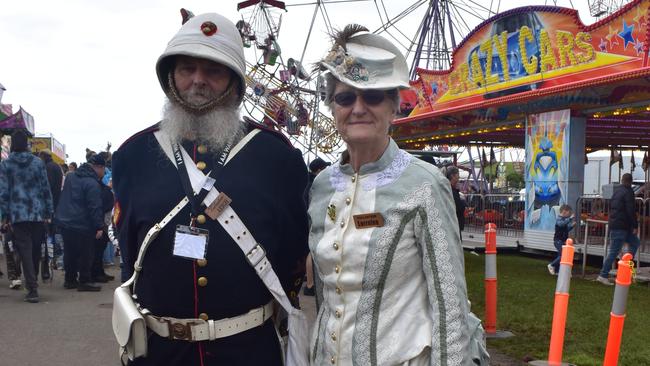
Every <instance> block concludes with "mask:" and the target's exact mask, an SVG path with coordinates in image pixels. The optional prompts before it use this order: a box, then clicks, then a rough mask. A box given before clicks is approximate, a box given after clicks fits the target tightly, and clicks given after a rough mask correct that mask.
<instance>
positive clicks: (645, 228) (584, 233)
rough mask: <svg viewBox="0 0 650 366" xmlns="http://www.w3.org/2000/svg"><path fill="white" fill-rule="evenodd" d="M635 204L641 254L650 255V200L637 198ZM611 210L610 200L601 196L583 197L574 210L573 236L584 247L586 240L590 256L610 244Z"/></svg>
mask: <svg viewBox="0 0 650 366" xmlns="http://www.w3.org/2000/svg"><path fill="white" fill-rule="evenodd" d="M634 202H635V212H636V216H637V221H638V223H639V226H638V235H639V239H640V241H641V245H640V246H639V253H640V254H650V217H648V216H649V215H650V198H649V199H642V198H636V199H635V201H634ZM609 209H610V200H609V199H605V198H602V197H600V196H582V197H580V198H579V199H578V201H577V204H576V207H575V208H574V211H575V216H576V223H577V225H576V226H575V228H574V231H573V235H574V237H575V239H576V242H577V243H579V244H577V245H584V244H585V239H586V244H587V246H588V247H589V253H590V254H591V253H594V252H595V250H601V251H602V249H605V248H606V247H607V245H608V244H609V225H608V224H607V222H608V220H609Z"/></svg>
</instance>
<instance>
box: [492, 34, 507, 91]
mask: <svg viewBox="0 0 650 366" xmlns="http://www.w3.org/2000/svg"><path fill="white" fill-rule="evenodd" d="M500 38H501V39H499V36H496V35H495V36H494V37H492V43H494V45H495V46H496V48H497V52H498V53H499V60H501V70H502V72H503V81H508V80H510V71H509V70H508V31H503V32H502V33H501V35H500Z"/></svg>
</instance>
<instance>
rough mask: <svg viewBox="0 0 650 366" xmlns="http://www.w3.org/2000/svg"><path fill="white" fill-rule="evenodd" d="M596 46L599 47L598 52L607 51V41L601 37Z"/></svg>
mask: <svg viewBox="0 0 650 366" xmlns="http://www.w3.org/2000/svg"><path fill="white" fill-rule="evenodd" d="M598 47H599V48H600V52H607V41H606V40H604V39H602V38H601V39H600V44H599V45H598Z"/></svg>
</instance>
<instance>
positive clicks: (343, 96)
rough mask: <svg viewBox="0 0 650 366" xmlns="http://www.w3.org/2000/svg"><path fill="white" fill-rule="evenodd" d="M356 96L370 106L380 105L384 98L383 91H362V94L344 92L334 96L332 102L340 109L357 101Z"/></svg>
mask: <svg viewBox="0 0 650 366" xmlns="http://www.w3.org/2000/svg"><path fill="white" fill-rule="evenodd" d="M357 96H360V97H361V99H363V102H364V103H365V104H367V105H370V106H376V105H379V104H381V102H383V101H384V99H385V98H386V91H385V90H372V89H370V90H364V91H362V92H359V93H357V92H354V91H344V92H340V93H338V94H335V95H334V102H336V104H338V105H340V106H341V107H349V106H351V105H353V104H354V103H355V102H356V101H357Z"/></svg>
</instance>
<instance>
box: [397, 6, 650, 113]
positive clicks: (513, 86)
mask: <svg viewBox="0 0 650 366" xmlns="http://www.w3.org/2000/svg"><path fill="white" fill-rule="evenodd" d="M649 3H650V0H637V1H633V2H631V3H630V4H628V5H627V6H626V7H624V8H623V9H621V10H620V11H619V12H617V13H615V14H613V15H612V16H610V17H608V18H606V19H603V20H602V21H600V22H597V23H595V24H592V25H590V26H585V25H584V24H582V22H581V21H580V18H579V17H578V14H577V12H576V11H575V10H573V9H566V8H559V7H550V6H529V7H523V8H518V9H513V10H510V11H507V12H504V13H501V14H499V15H496V16H494V17H493V18H491V19H489V20H487V21H486V22H484V23H483V24H481V25H479V26H478V27H477V28H476V29H475V30H474V31H473V32H472V33H470V34H469V35H468V37H467V38H465V39H464V40H463V42H461V44H459V46H458V47H457V48H456V50H455V51H454V54H453V60H452V66H451V68H450V70H424V69H419V70H418V75H419V78H418V80H416V81H414V82H412V84H411V85H412V87H413V88H414V89H415V91H416V93H417V96H418V98H417V99H418V103H417V106H416V107H415V108H414V109H413V111H412V112H411V114H410V116H409V117H408V118H405V122H406V121H407V120H412V119H413V118H411V117H417V116H420V115H425V114H430V113H435V114H444V113H445V111H448V112H452V111H453V110H456V109H458V108H465V107H470V108H471V107H472V106H474V107H480V103H481V102H484V101H486V100H492V99H495V98H500V97H507V96H512V95H515V94H519V93H523V92H530V91H539V90H541V89H552V88H557V87H560V86H566V85H570V84H572V83H576V82H584V81H589V80H593V81H596V80H598V79H601V78H603V77H606V76H613V75H616V74H618V73H624V72H626V71H630V70H635V69H639V68H642V67H644V66H647V62H648V60H647V54H648V45H647V42H648V41H647V39H648V26H647V22H648V20H649V16H648V5H649ZM423 117H424V116H423ZM397 123H398V124H399V123H400V121H398V122H397Z"/></svg>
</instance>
